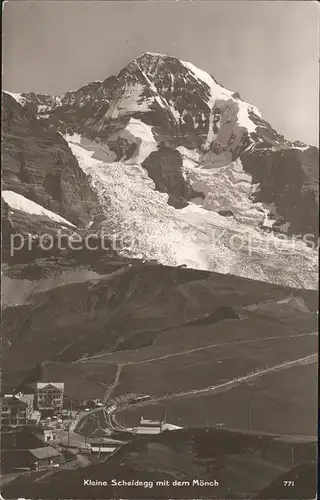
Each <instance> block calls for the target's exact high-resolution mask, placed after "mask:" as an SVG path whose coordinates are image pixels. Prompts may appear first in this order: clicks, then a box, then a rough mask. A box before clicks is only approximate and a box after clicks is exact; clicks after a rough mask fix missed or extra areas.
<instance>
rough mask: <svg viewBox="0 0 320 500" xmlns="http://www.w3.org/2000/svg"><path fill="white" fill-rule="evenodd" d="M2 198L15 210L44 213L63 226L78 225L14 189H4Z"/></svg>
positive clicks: (34, 213) (33, 213)
mask: <svg viewBox="0 0 320 500" xmlns="http://www.w3.org/2000/svg"><path fill="white" fill-rule="evenodd" d="M2 198H3V199H4V201H5V202H6V203H8V205H9V207H10V208H12V209H13V210H20V211H21V212H25V213H27V214H31V215H42V216H45V217H48V218H49V219H51V220H53V221H55V222H58V223H59V224H61V225H63V226H65V225H67V226H71V227H76V226H75V225H74V224H71V222H69V221H67V220H66V219H64V218H63V217H61V216H60V215H58V214H56V213H54V212H51V210H47V209H46V208H44V207H42V206H41V205H39V204H38V203H35V202H34V201H31V200H29V199H28V198H26V197H25V196H22V195H21V194H18V193H15V192H14V191H6V190H5V191H2Z"/></svg>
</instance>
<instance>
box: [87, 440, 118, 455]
mask: <svg viewBox="0 0 320 500" xmlns="http://www.w3.org/2000/svg"><path fill="white" fill-rule="evenodd" d="M121 444H123V443H120V442H112V440H111V441H104V440H102V439H100V440H99V439H96V440H90V441H89V442H88V443H87V444H86V448H87V450H88V451H89V453H113V452H114V451H116V450H117V449H118V448H119V447H120V446H121Z"/></svg>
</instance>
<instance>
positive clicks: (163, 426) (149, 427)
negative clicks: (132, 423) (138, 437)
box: [132, 415, 182, 434]
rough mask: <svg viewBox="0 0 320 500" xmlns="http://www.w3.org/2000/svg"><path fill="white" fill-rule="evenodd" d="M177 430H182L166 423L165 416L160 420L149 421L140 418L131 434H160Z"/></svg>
mask: <svg viewBox="0 0 320 500" xmlns="http://www.w3.org/2000/svg"><path fill="white" fill-rule="evenodd" d="M178 429H182V427H179V426H177V425H173V424H169V423H167V422H166V417H165V415H164V417H163V419H162V420H149V419H146V418H143V416H141V418H140V424H139V425H138V426H137V427H134V428H133V429H132V432H133V433H135V434H160V433H161V432H164V431H172V430H178Z"/></svg>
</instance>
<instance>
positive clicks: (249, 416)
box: [247, 391, 251, 431]
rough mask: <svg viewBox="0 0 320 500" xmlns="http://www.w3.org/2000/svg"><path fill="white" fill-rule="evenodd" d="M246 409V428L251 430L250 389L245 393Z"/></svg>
mask: <svg viewBox="0 0 320 500" xmlns="http://www.w3.org/2000/svg"><path fill="white" fill-rule="evenodd" d="M247 411H248V415H247V418H248V430H249V431H250V430H251V394H250V391H248V393H247Z"/></svg>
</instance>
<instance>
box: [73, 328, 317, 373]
mask: <svg viewBox="0 0 320 500" xmlns="http://www.w3.org/2000/svg"><path fill="white" fill-rule="evenodd" d="M316 334H317V333H316V332H311V333H300V334H298V335H289V336H287V337H284V336H283V335H280V336H277V337H264V338H261V337H259V338H255V339H248V340H237V341H232V342H222V343H220V344H209V345H205V346H201V347H195V348H194V349H188V350H186V351H180V352H173V353H170V354H164V355H163V356H158V357H154V358H147V359H142V360H139V361H123V362H121V364H122V365H123V366H124V365H133V364H135V365H136V364H141V363H151V362H152V361H158V360H161V359H168V358H172V357H174V356H184V355H185V354H190V353H192V352H197V351H203V350H206V349H211V348H213V347H224V346H228V345H237V344H252V343H255V342H266V341H269V340H284V339H292V338H298V337H309V336H311V335H316ZM112 354H113V353H110V354H96V355H95V356H91V357H89V358H85V359H81V360H78V361H76V363H79V362H82V363H83V362H84V363H85V362H87V361H88V360H90V359H95V358H101V357H103V356H108V355H110V356H112ZM106 363H114V361H112V360H111V361H107V360H106Z"/></svg>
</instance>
